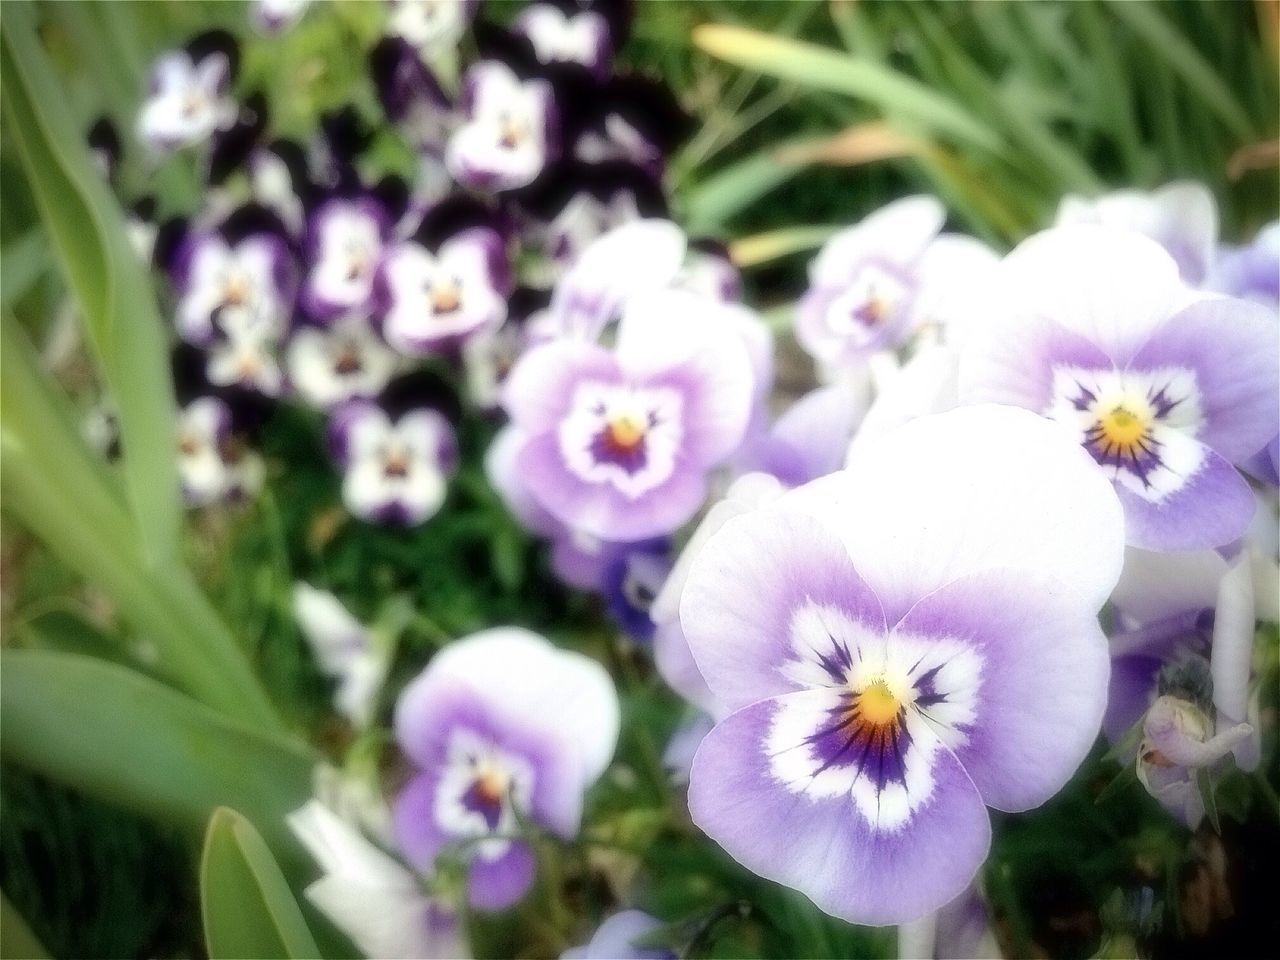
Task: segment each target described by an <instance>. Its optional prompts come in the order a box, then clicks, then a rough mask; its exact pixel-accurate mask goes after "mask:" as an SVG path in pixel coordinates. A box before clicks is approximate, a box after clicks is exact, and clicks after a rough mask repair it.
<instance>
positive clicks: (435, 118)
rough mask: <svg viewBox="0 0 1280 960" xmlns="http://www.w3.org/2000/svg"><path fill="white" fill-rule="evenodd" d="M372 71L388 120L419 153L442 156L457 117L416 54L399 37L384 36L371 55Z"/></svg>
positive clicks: (441, 89)
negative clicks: (401, 131)
mask: <svg viewBox="0 0 1280 960" xmlns="http://www.w3.org/2000/svg"><path fill="white" fill-rule="evenodd" d="M369 69H370V72H371V73H372V75H373V82H374V87H375V88H376V89H377V91H378V99H379V100H380V101H381V102H382V109H383V110H384V111H385V112H386V114H387V118H388V119H389V120H391V121H392V122H393V123H395V124H397V125H398V126H399V127H400V129H401V130H403V131H404V133H405V135H406V136H407V137H408V139H409V141H410V143H412V144H413V146H414V147H416V148H417V149H418V150H419V151H421V152H427V153H431V154H433V155H436V156H437V157H443V154H444V146H445V142H446V141H447V139H448V134H449V131H450V130H451V129H452V128H453V126H454V124H455V122H456V120H457V118H456V116H455V114H454V112H453V104H452V103H451V102H450V100H449V97H448V95H447V94H446V93H445V92H444V89H443V88H442V87H441V86H440V82H439V81H438V80H437V79H436V77H435V75H434V74H433V73H432V72H431V71H430V70H428V69H427V67H426V66H425V65H424V64H423V62H422V60H421V59H420V58H419V57H418V55H417V52H416V51H415V50H414V49H413V48H412V47H411V46H410V45H409V44H408V43H407V42H406V41H404V40H403V39H401V38H399V37H384V38H383V39H382V40H380V41H378V43H377V44H376V45H375V46H374V48H373V50H372V51H371V52H370V53H369Z"/></svg>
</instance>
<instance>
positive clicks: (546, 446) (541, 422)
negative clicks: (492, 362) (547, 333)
mask: <svg viewBox="0 0 1280 960" xmlns="http://www.w3.org/2000/svg"><path fill="white" fill-rule="evenodd" d="M706 303H707V302H706V301H704V300H702V299H701V298H699V297H697V296H695V295H693V294H689V293H685V292H683V291H663V292H659V293H655V294H651V295H648V296H645V297H642V298H636V299H634V300H633V301H632V302H631V303H630V304H629V305H628V307H627V311H626V314H625V316H624V317H623V319H622V323H621V324H620V326H619V330H618V342H617V347H616V348H615V349H614V350H606V349H605V348H604V347H601V346H598V345H596V344H592V343H583V342H579V341H570V340H557V341H552V342H550V343H545V344H542V345H540V346H538V347H536V348H534V349H533V350H531V351H530V352H529V353H527V354H525V356H524V357H523V358H522V359H521V360H520V362H519V363H518V364H517V365H516V368H515V369H514V370H513V371H512V373H511V376H510V377H509V378H508V380H507V384H506V390H505V396H504V406H505V408H506V410H507V412H508V413H509V414H510V416H511V418H512V420H513V422H514V423H515V424H516V426H517V427H518V428H519V429H520V430H521V431H523V432H524V434H525V436H526V438H527V440H526V443H525V445H524V447H523V449H522V450H521V451H520V454H519V458H518V467H519V469H520V471H521V473H523V474H524V476H525V482H526V484H527V485H528V488H529V491H530V492H531V493H532V494H533V496H534V498H535V499H536V500H537V501H538V502H539V503H540V504H541V505H542V507H543V508H545V509H546V510H547V511H548V512H549V513H551V514H552V515H553V516H555V517H556V518H557V519H558V520H560V521H561V522H562V523H564V524H566V525H567V526H569V527H571V528H573V529H574V530H580V531H583V532H585V533H588V534H591V535H593V536H596V537H600V538H602V539H605V540H612V541H633V540H643V539H647V538H649V537H655V536H662V535H664V534H667V533H670V532H671V531H672V530H674V529H675V528H676V527H678V526H679V525H680V524H682V523H684V522H685V521H686V520H688V519H689V518H690V517H692V516H693V514H694V513H695V512H696V511H697V510H698V508H699V507H700V506H701V504H702V501H703V499H704V498H705V496H706V490H707V474H708V473H709V472H710V471H711V470H712V469H713V468H714V467H716V466H717V465H718V464H720V463H722V462H724V460H725V459H727V458H728V457H729V456H730V455H731V454H732V453H733V452H734V450H735V449H736V448H737V447H738V445H739V444H740V443H741V442H742V437H743V434H744V431H745V430H746V426H747V420H748V417H749V416H750V412H751V407H752V403H753V399H754V392H755V377H754V374H753V371H752V366H751V361H750V358H749V357H748V354H747V350H746V349H745V347H743V346H742V340H741V339H740V338H739V337H737V336H735V335H733V334H732V333H731V331H730V329H729V327H728V325H726V324H720V323H712V322H708V321H707V320H706V318H705V316H704V312H705V308H706Z"/></svg>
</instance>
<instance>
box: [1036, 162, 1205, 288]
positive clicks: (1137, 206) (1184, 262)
mask: <svg viewBox="0 0 1280 960" xmlns="http://www.w3.org/2000/svg"><path fill="white" fill-rule="evenodd" d="M1079 224H1090V225H1093V226H1102V227H1109V228H1111V229H1113V230H1131V231H1133V232H1135V233H1140V234H1142V235H1143V236H1145V237H1148V238H1149V239H1151V240H1154V241H1155V242H1156V243H1158V244H1160V246H1162V247H1164V249H1165V252H1166V253H1168V254H1169V256H1171V257H1172V258H1173V261H1174V263H1176V264H1177V265H1178V273H1179V274H1180V275H1181V276H1182V279H1183V281H1184V282H1186V283H1188V284H1190V285H1192V286H1199V285H1200V284H1202V283H1203V282H1204V281H1205V278H1206V277H1207V276H1208V275H1209V272H1210V269H1211V267H1212V264H1213V261H1214V248H1215V246H1216V245H1217V242H1218V205H1217V204H1216V203H1215V202H1214V199H1213V194H1212V193H1210V192H1209V189H1208V187H1206V186H1205V185H1204V184H1202V183H1196V182H1194V181H1191V180H1184V181H1179V182H1177V183H1170V184H1168V185H1166V186H1163V187H1161V188H1160V189H1159V190H1153V191H1151V192H1149V193H1148V192H1144V191H1142V190H1116V191H1114V192H1112V193H1107V194H1104V195H1103V196H1101V197H1096V198H1094V199H1086V198H1084V197H1077V196H1068V197H1064V198H1063V200H1062V203H1061V204H1060V205H1059V206H1058V217H1057V220H1056V221H1055V225H1056V226H1060V227H1063V226H1076V225H1079Z"/></svg>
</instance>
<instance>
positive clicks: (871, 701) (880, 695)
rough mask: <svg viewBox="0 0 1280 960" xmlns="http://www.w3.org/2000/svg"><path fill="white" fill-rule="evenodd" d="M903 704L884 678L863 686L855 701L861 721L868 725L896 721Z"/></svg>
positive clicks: (876, 725) (856, 710) (886, 723)
mask: <svg viewBox="0 0 1280 960" xmlns="http://www.w3.org/2000/svg"><path fill="white" fill-rule="evenodd" d="M901 709H902V704H901V703H900V702H899V701H898V698H897V697H896V696H894V693H893V691H892V690H890V689H889V684H887V683H886V682H885V681H884V680H882V679H881V680H873V681H872V682H871V683H869V684H867V685H866V686H865V687H863V688H862V689H861V690H860V691H859V692H858V696H857V699H856V700H855V701H854V710H855V712H856V713H857V716H858V719H859V721H861V722H862V723H863V724H866V725H867V726H872V727H883V726H888V725H889V724H892V723H894V722H895V721H896V720H897V718H898V711H899V710H901Z"/></svg>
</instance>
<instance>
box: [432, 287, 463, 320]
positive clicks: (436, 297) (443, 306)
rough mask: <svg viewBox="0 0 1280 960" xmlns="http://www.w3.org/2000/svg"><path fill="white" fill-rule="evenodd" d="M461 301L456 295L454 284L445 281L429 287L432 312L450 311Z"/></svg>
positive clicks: (456, 288) (455, 308) (456, 307)
mask: <svg viewBox="0 0 1280 960" xmlns="http://www.w3.org/2000/svg"><path fill="white" fill-rule="evenodd" d="M461 303H462V300H461V298H460V297H459V296H458V287H457V285H456V284H453V283H449V282H445V283H440V284H437V285H435V286H433V287H432V288H431V310H432V312H433V313H452V312H453V311H454V310H457V309H458V306H459V305H460V304H461Z"/></svg>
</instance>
